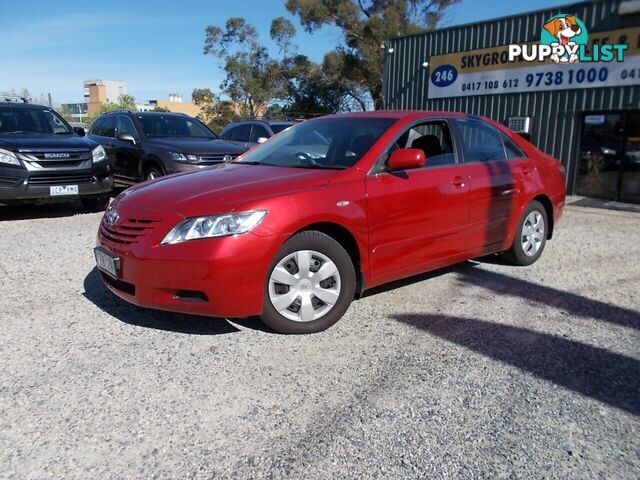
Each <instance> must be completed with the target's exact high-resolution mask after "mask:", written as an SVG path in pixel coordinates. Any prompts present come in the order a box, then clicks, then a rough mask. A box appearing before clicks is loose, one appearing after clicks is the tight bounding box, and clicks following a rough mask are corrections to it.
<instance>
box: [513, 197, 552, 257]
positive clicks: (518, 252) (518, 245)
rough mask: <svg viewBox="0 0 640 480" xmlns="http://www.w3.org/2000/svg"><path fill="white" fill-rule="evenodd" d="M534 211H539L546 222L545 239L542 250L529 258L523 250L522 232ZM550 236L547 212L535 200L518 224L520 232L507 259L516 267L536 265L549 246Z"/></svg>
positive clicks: (518, 231) (541, 246)
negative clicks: (548, 239)
mask: <svg viewBox="0 0 640 480" xmlns="http://www.w3.org/2000/svg"><path fill="white" fill-rule="evenodd" d="M533 211H537V212H538V213H540V214H541V215H542V219H543V220H544V237H543V239H542V245H540V249H539V250H538V251H537V252H536V254H535V255H532V256H528V255H527V254H525V253H524V250H523V248H522V242H521V238H522V231H523V229H524V223H525V220H526V218H527V216H528V215H529V214H530V213H531V212H533ZM548 235H549V220H548V218H547V211H546V209H545V208H544V206H543V205H542V204H541V203H540V202H538V201H535V200H534V201H532V202H531V203H529V205H528V206H527V208H525V210H524V212H523V214H522V216H521V217H520V222H519V223H518V230H517V232H516V235H515V237H514V238H513V245H512V246H511V249H510V250H509V252H508V253H507V259H508V260H510V261H511V262H512V263H514V264H516V265H522V266H527V265H531V264H533V263H535V262H536V261H537V260H538V258H540V255H542V252H543V251H544V247H545V245H546V244H547V236H548Z"/></svg>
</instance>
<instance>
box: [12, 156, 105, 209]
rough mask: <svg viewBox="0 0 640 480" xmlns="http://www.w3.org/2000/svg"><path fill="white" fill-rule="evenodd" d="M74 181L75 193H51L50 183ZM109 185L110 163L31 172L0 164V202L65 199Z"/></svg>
mask: <svg viewBox="0 0 640 480" xmlns="http://www.w3.org/2000/svg"><path fill="white" fill-rule="evenodd" d="M68 185H77V186H78V194H77V195H61V196H52V195H51V190H50V189H51V187H54V186H68ZM112 189H113V175H112V171H111V166H110V164H107V163H105V164H104V165H102V166H96V168H93V169H91V170H77V169H76V170H60V171H47V172H42V173H38V174H34V173H32V172H30V171H27V170H25V169H21V168H11V167H3V166H0V204H6V205H9V204H16V203H21V202H34V201H36V202H40V201H41V202H65V201H69V200H72V199H74V198H92V197H99V196H102V195H105V194H108V193H110V192H111V190H112Z"/></svg>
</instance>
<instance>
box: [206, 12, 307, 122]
mask: <svg viewBox="0 0 640 480" xmlns="http://www.w3.org/2000/svg"><path fill="white" fill-rule="evenodd" d="M205 32H206V39H205V45H204V53H205V55H213V56H215V57H218V58H220V59H222V60H223V62H224V66H223V69H224V71H225V73H226V78H225V80H224V81H223V82H222V85H221V86H220V88H221V90H222V92H223V93H224V94H225V95H227V96H228V97H229V98H230V100H231V101H232V102H234V103H237V104H240V105H242V107H243V108H244V109H246V110H247V112H248V113H249V116H251V117H252V118H255V117H257V116H261V115H263V114H264V112H265V111H266V109H267V107H268V106H269V104H271V103H272V102H273V101H275V100H277V99H281V98H284V96H285V95H286V86H287V81H288V77H287V74H286V72H287V64H286V61H287V60H286V53H287V50H288V49H290V48H291V39H292V38H293V36H294V35H295V28H294V27H293V25H292V24H291V22H289V21H288V20H286V19H284V18H277V19H275V20H274V21H273V22H272V25H271V31H270V33H271V37H272V38H273V39H274V40H275V41H276V43H277V44H278V45H279V46H280V48H281V51H282V52H283V53H284V54H285V56H284V58H283V60H282V61H278V60H275V59H273V58H271V57H270V55H269V52H268V50H267V49H266V48H265V47H264V46H262V45H260V43H259V38H258V33H257V32H256V29H255V28H254V27H253V26H252V25H250V24H248V23H246V22H245V20H244V19H243V18H241V17H233V18H230V19H229V20H227V22H226V24H225V27H224V29H223V28H220V27H216V26H209V27H207V28H206V30H205Z"/></svg>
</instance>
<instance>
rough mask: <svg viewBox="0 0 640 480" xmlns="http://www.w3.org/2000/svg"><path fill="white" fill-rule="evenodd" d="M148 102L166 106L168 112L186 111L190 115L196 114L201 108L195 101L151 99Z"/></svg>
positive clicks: (156, 105)
mask: <svg viewBox="0 0 640 480" xmlns="http://www.w3.org/2000/svg"><path fill="white" fill-rule="evenodd" d="M149 103H151V104H152V105H153V106H154V107H159V108H166V109H167V110H169V111H170V112H176V113H186V114H187V115H191V116H192V117H196V116H198V115H199V114H200V111H201V108H200V107H199V106H198V105H196V104H195V103H186V102H176V101H171V100H152V101H151V102H149Z"/></svg>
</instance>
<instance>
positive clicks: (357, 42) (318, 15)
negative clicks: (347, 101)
mask: <svg viewBox="0 0 640 480" xmlns="http://www.w3.org/2000/svg"><path fill="white" fill-rule="evenodd" d="M458 1H459V0H287V3H286V8H287V10H288V11H289V12H291V13H292V14H294V15H297V16H298V17H299V18H300V23H301V24H302V26H303V28H304V29H305V30H306V31H307V32H310V33H313V32H315V31H317V30H318V29H320V28H321V27H322V26H324V25H332V26H335V27H337V28H339V29H340V30H341V31H342V33H343V37H344V44H343V45H341V46H339V47H338V48H337V49H336V50H335V51H334V52H331V54H330V55H329V56H330V58H329V59H328V61H329V62H330V63H331V65H332V68H333V70H334V71H335V72H336V74H337V75H339V76H340V77H341V78H343V79H344V81H345V84H347V85H349V86H350V87H352V88H351V92H352V96H353V97H354V99H355V100H356V101H357V102H358V103H364V99H363V98H360V96H359V95H358V94H357V93H356V92H358V89H360V91H366V92H367V93H368V94H369V95H370V96H371V99H372V100H373V103H374V106H375V108H382V106H383V98H382V70H383V63H384V55H385V54H386V49H385V48H384V45H383V42H384V40H386V39H388V38H392V37H396V36H399V35H407V34H412V33H418V32H422V31H426V30H431V29H434V28H435V27H437V26H438V24H439V23H440V22H441V21H442V19H443V16H444V14H445V12H446V10H447V9H448V8H449V7H450V6H451V5H453V4H454V3H457V2H458ZM381 47H382V48H381ZM325 61H327V58H326V57H325Z"/></svg>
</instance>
